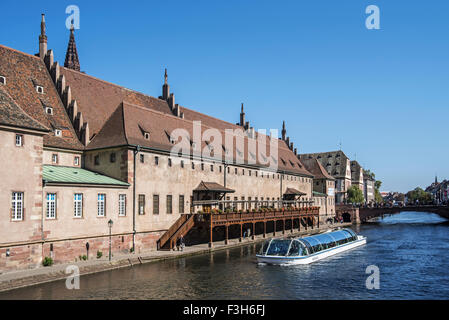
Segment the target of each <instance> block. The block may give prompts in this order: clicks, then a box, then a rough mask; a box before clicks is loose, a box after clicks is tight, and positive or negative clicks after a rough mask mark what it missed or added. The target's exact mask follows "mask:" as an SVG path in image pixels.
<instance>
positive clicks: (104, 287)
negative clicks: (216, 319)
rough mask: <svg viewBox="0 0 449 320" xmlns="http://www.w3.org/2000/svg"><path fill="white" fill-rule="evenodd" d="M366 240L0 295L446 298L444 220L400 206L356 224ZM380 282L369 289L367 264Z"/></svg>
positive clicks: (221, 257) (217, 258)
mask: <svg viewBox="0 0 449 320" xmlns="http://www.w3.org/2000/svg"><path fill="white" fill-rule="evenodd" d="M354 230H355V231H356V232H358V233H360V234H362V235H364V236H366V237H367V238H368V243H367V245H366V246H362V247H359V248H356V249H353V250H352V251H348V252H345V253H342V254H339V255H336V256H333V257H330V258H327V259H324V260H322V261H319V262H316V263H313V264H310V265H298V266H282V267H281V266H270V265H258V264H257V263H256V260H255V253H256V252H257V251H258V249H259V248H260V246H261V244H257V245H249V246H245V247H241V248H234V249H229V250H224V251H219V252H215V253H211V254H207V255H201V256H193V257H187V258H181V259H176V260H170V261H165V262H158V263H150V264H146V265H139V266H134V267H132V268H125V269H119V270H113V271H107V272H103V273H98V274H93V275H86V276H82V277H81V280H80V290H68V289H66V287H65V281H58V282H53V283H47V284H42V285H38V286H34V287H29V288H23V289H17V290H13V291H10V292H6V293H2V294H0V299H194V300H196V299H214V300H215V299H220V300H221V299H243V300H245V299H447V298H448V297H449V222H447V220H445V219H443V218H440V217H439V216H437V215H435V214H430V213H418V212H403V213H400V214H396V215H392V216H388V217H385V218H383V219H380V220H378V221H376V222H372V223H369V224H364V225H362V226H360V227H357V228H355V229H354ZM371 265H375V266H377V267H378V268H379V274H380V282H379V284H380V288H379V289H371V290H369V289H367V287H366V280H367V277H368V276H369V275H370V274H367V273H366V269H367V267H368V266H371Z"/></svg>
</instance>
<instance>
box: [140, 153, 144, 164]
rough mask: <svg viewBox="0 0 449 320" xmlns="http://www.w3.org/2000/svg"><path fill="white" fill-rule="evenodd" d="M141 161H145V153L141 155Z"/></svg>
mask: <svg viewBox="0 0 449 320" xmlns="http://www.w3.org/2000/svg"><path fill="white" fill-rule="evenodd" d="M140 162H141V163H145V155H143V154H141V155H140Z"/></svg>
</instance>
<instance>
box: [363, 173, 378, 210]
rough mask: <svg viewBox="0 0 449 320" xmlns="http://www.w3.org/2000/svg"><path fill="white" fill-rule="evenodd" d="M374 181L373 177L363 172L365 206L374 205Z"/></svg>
mask: <svg viewBox="0 0 449 320" xmlns="http://www.w3.org/2000/svg"><path fill="white" fill-rule="evenodd" d="M375 187H376V179H374V178H373V175H371V174H368V173H367V172H365V171H364V172H363V190H364V193H365V194H364V196H365V203H366V204H367V205H371V204H374V203H375V202H376V193H375Z"/></svg>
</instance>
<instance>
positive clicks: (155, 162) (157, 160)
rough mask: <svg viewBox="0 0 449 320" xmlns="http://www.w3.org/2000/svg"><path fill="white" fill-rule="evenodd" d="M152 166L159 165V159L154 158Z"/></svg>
mask: <svg viewBox="0 0 449 320" xmlns="http://www.w3.org/2000/svg"><path fill="white" fill-rule="evenodd" d="M154 164H155V165H157V166H158V165H159V157H154Z"/></svg>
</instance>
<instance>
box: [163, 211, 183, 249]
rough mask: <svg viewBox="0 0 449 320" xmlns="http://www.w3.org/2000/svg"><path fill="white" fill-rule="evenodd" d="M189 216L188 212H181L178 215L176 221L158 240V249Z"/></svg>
mask: <svg viewBox="0 0 449 320" xmlns="http://www.w3.org/2000/svg"><path fill="white" fill-rule="evenodd" d="M191 217H192V215H190V214H182V215H181V216H180V217H179V219H178V220H176V222H175V223H174V224H173V225H172V226H171V227H170V228H169V229H168V230H167V232H165V233H164V234H163V235H162V237H161V238H160V239H159V240H158V242H157V249H158V250H160V249H162V248H163V247H164V246H165V244H166V243H167V242H168V241H169V240H170V238H172V237H173V235H174V234H175V233H176V231H178V230H179V228H181V226H182V225H183V224H185V223H186V221H187V220H188V219H189V218H191Z"/></svg>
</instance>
